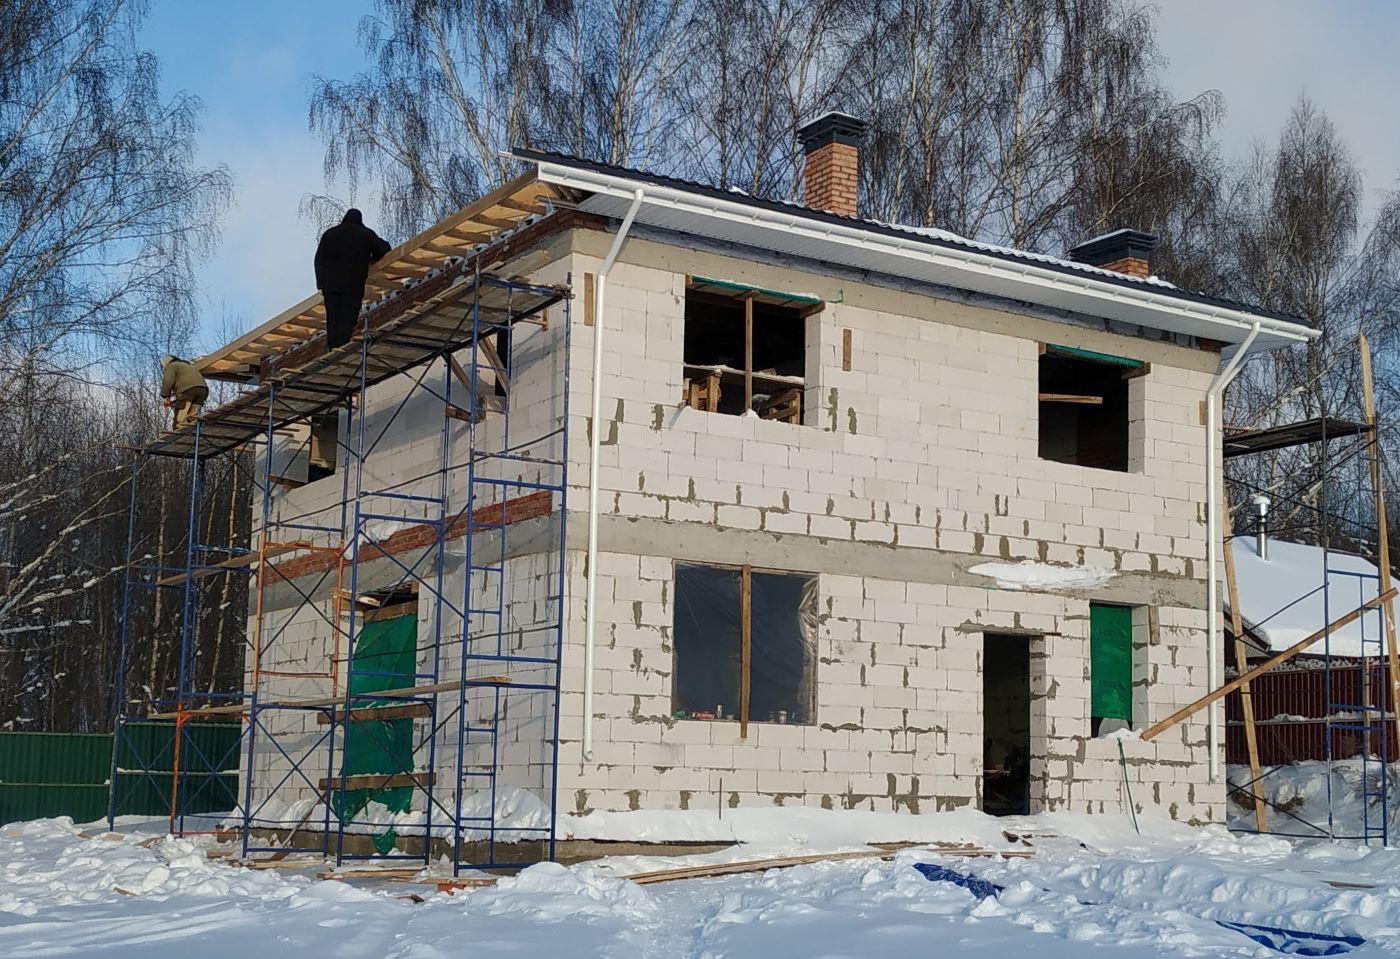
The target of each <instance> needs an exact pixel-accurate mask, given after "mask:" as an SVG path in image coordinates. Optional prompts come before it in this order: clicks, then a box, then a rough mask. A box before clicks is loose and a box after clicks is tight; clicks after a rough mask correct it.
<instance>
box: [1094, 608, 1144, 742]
mask: <svg viewBox="0 0 1400 959" xmlns="http://www.w3.org/2000/svg"><path fill="white" fill-rule="evenodd" d="M1089 699H1090V704H1089V712H1090V715H1091V716H1093V717H1094V718H1096V719H1121V720H1123V721H1124V722H1132V719H1133V610H1132V607H1129V606H1108V605H1104V604H1101V603H1090V604H1089Z"/></svg>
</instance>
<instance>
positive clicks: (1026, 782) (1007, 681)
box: [982, 634, 1031, 816]
mask: <svg viewBox="0 0 1400 959" xmlns="http://www.w3.org/2000/svg"><path fill="white" fill-rule="evenodd" d="M982 642H983V648H982V811H983V812H985V813H987V814H988V815H991V816H1026V815H1029V814H1030V811H1031V810H1030V795H1031V790H1030V782H1031V643H1030V639H1029V638H1028V637H1025V636H1002V635H996V634H987V635H985V636H984V637H983V640H982Z"/></svg>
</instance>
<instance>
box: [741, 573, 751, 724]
mask: <svg viewBox="0 0 1400 959" xmlns="http://www.w3.org/2000/svg"><path fill="white" fill-rule="evenodd" d="M752 657H753V567H752V566H749V565H747V564H745V565H744V566H743V567H742V568H741V569H740V571H739V738H740V739H748V738H749V695H750V687H749V682H750V679H749V670H750V668H751V666H752Z"/></svg>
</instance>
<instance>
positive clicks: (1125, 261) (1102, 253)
mask: <svg viewBox="0 0 1400 959" xmlns="http://www.w3.org/2000/svg"><path fill="white" fill-rule="evenodd" d="M1156 248H1157V238H1156V237H1155V236H1153V235H1152V234H1150V233H1143V232H1142V231H1141V230H1114V231H1113V232H1112V233H1105V234H1104V235H1103V236H1098V237H1094V239H1092V240H1086V241H1085V242H1083V243H1081V244H1079V245H1078V246H1076V247H1073V248H1072V249H1071V250H1070V251H1069V258H1070V259H1071V260H1073V261H1074V262H1075V263H1085V264H1088V265H1089V266H1097V267H1099V268H1101V269H1104V270H1113V271H1114V272H1115V273H1126V274H1127V275H1128V276H1137V277H1149V276H1151V275H1152V251H1153V250H1155V249H1156Z"/></svg>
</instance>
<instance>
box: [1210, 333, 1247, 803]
mask: <svg viewBox="0 0 1400 959" xmlns="http://www.w3.org/2000/svg"><path fill="white" fill-rule="evenodd" d="M1259 330H1260V324H1258V323H1255V324H1254V325H1253V326H1252V327H1250V330H1249V334H1248V335H1247V336H1246V337H1245V338H1244V342H1242V343H1240V345H1239V348H1238V349H1236V350H1235V355H1234V356H1232V357H1230V361H1229V362H1228V363H1226V364H1225V368H1224V369H1222V370H1221V371H1220V372H1219V373H1217V374H1215V379H1213V380H1211V381H1210V386H1208V387H1206V624H1207V625H1206V635H1207V636H1208V641H1207V644H1206V645H1207V648H1208V651H1209V652H1208V659H1207V661H1206V688H1207V690H1208V691H1214V690H1215V689H1217V688H1219V686H1220V664H1221V662H1222V661H1223V659H1224V655H1225V652H1224V643H1223V641H1222V638H1221V633H1220V615H1219V614H1220V584H1219V577H1220V574H1219V567H1220V558H1219V556H1220V546H1221V544H1220V502H1221V496H1220V483H1221V480H1222V476H1221V469H1222V467H1221V462H1222V450H1221V446H1220V442H1221V440H1220V430H1221V424H1220V417H1221V413H1220V400H1221V397H1222V396H1224V394H1225V387H1227V386H1229V385H1230V382H1231V381H1232V380H1234V378H1235V375H1236V374H1238V373H1239V371H1240V366H1241V364H1243V363H1244V360H1245V356H1246V354H1248V353H1249V348H1250V347H1251V346H1253V345H1254V340H1255V339H1256V338H1257V337H1258V336H1259ZM1206 731H1207V743H1208V744H1209V747H1210V781H1211V782H1215V781H1216V780H1218V779H1219V778H1220V755H1219V754H1220V711H1219V708H1218V707H1217V706H1212V707H1210V711H1209V713H1207V727H1206Z"/></svg>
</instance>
